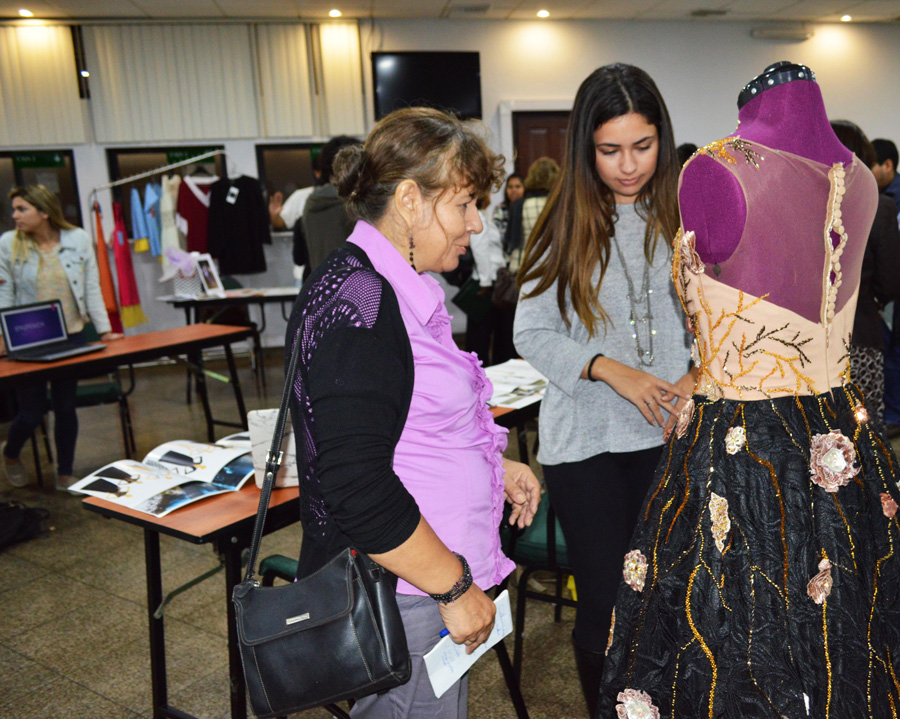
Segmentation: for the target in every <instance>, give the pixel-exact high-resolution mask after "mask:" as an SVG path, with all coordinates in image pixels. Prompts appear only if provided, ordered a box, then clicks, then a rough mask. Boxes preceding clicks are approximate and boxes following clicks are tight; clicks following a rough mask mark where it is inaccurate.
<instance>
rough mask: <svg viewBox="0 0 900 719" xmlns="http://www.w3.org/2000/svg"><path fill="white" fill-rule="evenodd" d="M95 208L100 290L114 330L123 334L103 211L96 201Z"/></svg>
mask: <svg viewBox="0 0 900 719" xmlns="http://www.w3.org/2000/svg"><path fill="white" fill-rule="evenodd" d="M93 209H94V215H95V217H96V220H97V271H98V273H99V275H100V292H101V293H102V294H103V304H104V305H105V306H106V314H107V315H109V323H110V324H111V325H112V331H113V332H118V333H120V334H121V332H122V319H121V318H120V317H119V305H118V304H117V303H116V286H115V284H114V283H113V277H112V268H110V266H109V254H108V250H107V248H106V240H104V239H103V213H102V212H100V203H99V202H95V203H94V208H93Z"/></svg>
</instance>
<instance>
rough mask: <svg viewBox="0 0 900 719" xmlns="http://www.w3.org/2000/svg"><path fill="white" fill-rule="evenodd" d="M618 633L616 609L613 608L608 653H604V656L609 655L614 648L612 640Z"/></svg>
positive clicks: (607, 643)
mask: <svg viewBox="0 0 900 719" xmlns="http://www.w3.org/2000/svg"><path fill="white" fill-rule="evenodd" d="M615 631H616V608H615V607H613V611H612V619H611V620H610V622H609V638H608V639H607V640H606V651H605V652H603V656H606V655H607V654H609V650H610V647H612V638H613V633H614V632H615Z"/></svg>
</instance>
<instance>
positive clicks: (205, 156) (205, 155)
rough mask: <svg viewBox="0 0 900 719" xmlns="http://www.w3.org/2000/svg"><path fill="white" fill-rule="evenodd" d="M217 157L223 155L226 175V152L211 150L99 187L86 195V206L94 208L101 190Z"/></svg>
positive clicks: (227, 158) (227, 159)
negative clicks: (95, 199)
mask: <svg viewBox="0 0 900 719" xmlns="http://www.w3.org/2000/svg"><path fill="white" fill-rule="evenodd" d="M217 155H223V156H224V157H225V174H226V175H227V174H228V161H229V160H230V159H231V158H229V157H228V152H227V151H225V150H212V151H211V152H204V153H203V154H202V155H197V156H196V157H192V158H190V159H189V160H182V161H181V162H173V163H172V164H171V165H164V166H163V167H157V168H156V169H155V170H147V172H139V173H138V174H137V175H132V176H131V177H124V178H122V179H121V180H116V181H115V182H109V183H107V184H105V185H99V186H98V187H95V188H94V189H93V190H91V192H90V194H89V195H88V205H90V206H91V207H93V206H94V196H95V195H96V194H97V193H98V192H102V191H103V190H110V189H112V188H113V187H118V186H119V185H127V184H128V183H130V182H137V181H138V180H144V179H146V178H148V177H153V176H154V175H161V174H163V173H164V172H168V171H169V170H174V169H175V168H178V167H184V166H185V165H193V164H194V163H196V162H199V161H200V160H206V159H208V158H210V157H215V156H217Z"/></svg>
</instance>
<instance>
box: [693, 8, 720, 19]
mask: <svg viewBox="0 0 900 719" xmlns="http://www.w3.org/2000/svg"><path fill="white" fill-rule="evenodd" d="M727 14H728V11H727V10H705V9H702V8H701V9H699V10H691V17H722V16H723V15H727Z"/></svg>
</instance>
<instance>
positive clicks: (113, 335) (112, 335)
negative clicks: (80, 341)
mask: <svg viewBox="0 0 900 719" xmlns="http://www.w3.org/2000/svg"><path fill="white" fill-rule="evenodd" d="M124 337H125V335H123V334H122V333H121V332H107V333H106V334H102V335H100V341H101V342H112V341H113V340H120V339H124Z"/></svg>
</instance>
